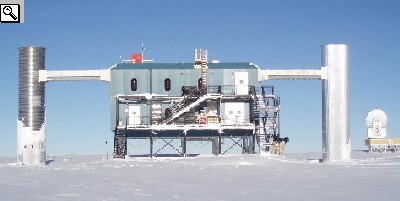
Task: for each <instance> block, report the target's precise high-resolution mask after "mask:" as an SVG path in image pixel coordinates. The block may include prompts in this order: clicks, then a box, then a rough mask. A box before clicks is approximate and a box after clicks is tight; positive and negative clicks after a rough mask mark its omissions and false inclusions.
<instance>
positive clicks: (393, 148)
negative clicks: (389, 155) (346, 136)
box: [364, 138, 400, 152]
mask: <svg viewBox="0 0 400 201" xmlns="http://www.w3.org/2000/svg"><path fill="white" fill-rule="evenodd" d="M364 142H365V145H366V146H368V149H369V151H370V152H388V151H390V152H398V151H400V138H381V139H373V138H369V139H366V140H365V141H364Z"/></svg>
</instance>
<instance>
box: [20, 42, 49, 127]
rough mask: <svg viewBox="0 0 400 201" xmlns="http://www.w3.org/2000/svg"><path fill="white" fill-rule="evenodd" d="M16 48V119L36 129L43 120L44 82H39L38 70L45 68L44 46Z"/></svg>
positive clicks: (40, 125)
mask: <svg viewBox="0 0 400 201" xmlns="http://www.w3.org/2000/svg"><path fill="white" fill-rule="evenodd" d="M18 49H19V85H18V119H19V120H21V121H22V123H23V124H24V126H25V127H32V129H33V130H34V131H38V130H40V128H41V127H42V124H43V123H44V121H45V83H43V82H39V70H44V69H45V48H44V47H20V48H18Z"/></svg>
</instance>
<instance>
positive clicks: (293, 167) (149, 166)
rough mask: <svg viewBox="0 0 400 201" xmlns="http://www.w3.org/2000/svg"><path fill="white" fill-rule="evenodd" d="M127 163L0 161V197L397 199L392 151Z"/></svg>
mask: <svg viewBox="0 0 400 201" xmlns="http://www.w3.org/2000/svg"><path fill="white" fill-rule="evenodd" d="M319 158H320V154H287V156H286V157H279V156H260V155H225V156H209V155H207V156H197V157H190V158H155V159H150V158H130V159H126V160H116V159H115V160H114V159H109V160H107V159H106V157H104V156H66V157H54V158H53V157H49V158H48V159H49V160H50V161H49V164H48V165H47V166H21V165H16V164H15V163H14V162H15V159H14V158H0V200H7V201H8V200H246V201H250V200H290V201H293V200H296V201H297V200H307V201H309V200H323V201H329V200H334V201H337V200H362V201H368V200H399V199H400V198H399V197H400V154H399V153H387V154H372V153H364V152H355V153H353V156H352V158H353V159H352V160H351V161H349V162H346V163H319V162H318V159H319Z"/></svg>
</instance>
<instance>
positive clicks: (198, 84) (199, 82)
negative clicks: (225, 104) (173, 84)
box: [197, 78, 203, 89]
mask: <svg viewBox="0 0 400 201" xmlns="http://www.w3.org/2000/svg"><path fill="white" fill-rule="evenodd" d="M197 87H198V88H199V89H202V88H203V79H201V78H199V81H198V82H197Z"/></svg>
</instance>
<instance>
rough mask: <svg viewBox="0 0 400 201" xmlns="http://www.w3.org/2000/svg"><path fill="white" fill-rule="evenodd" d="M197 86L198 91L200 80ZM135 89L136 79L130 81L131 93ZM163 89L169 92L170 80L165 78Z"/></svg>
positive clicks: (200, 84)
mask: <svg viewBox="0 0 400 201" xmlns="http://www.w3.org/2000/svg"><path fill="white" fill-rule="evenodd" d="M197 85H198V87H199V89H200V88H202V86H203V82H202V79H201V78H200V79H199V80H198V82H197ZM137 88H138V84H137V79H136V78H133V79H131V91H136V90H137ZM164 89H165V91H170V90H171V79H169V78H165V80H164Z"/></svg>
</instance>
